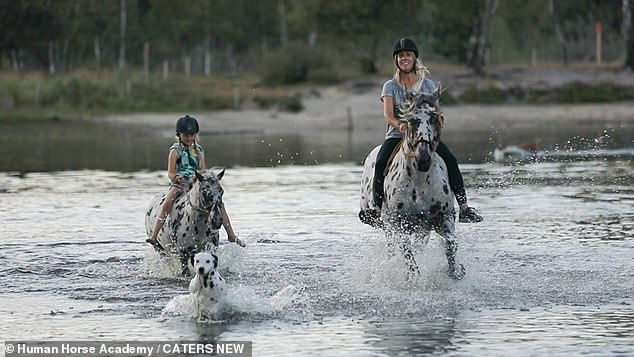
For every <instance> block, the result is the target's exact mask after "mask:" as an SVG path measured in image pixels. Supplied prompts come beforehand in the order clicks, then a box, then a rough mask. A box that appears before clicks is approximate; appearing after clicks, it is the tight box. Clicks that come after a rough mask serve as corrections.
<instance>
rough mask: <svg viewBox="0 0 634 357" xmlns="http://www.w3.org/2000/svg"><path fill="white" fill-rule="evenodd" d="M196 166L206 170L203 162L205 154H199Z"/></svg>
mask: <svg viewBox="0 0 634 357" xmlns="http://www.w3.org/2000/svg"><path fill="white" fill-rule="evenodd" d="M198 166H200V169H201V170H206V169H207V163H206V162H205V152H204V151H203V152H201V153H200V160H199V161H198Z"/></svg>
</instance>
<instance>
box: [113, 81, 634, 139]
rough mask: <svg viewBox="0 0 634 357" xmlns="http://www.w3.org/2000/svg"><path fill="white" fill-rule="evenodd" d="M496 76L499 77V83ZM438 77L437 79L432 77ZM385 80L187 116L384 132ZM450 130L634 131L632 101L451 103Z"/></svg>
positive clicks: (143, 119) (208, 126)
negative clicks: (268, 105) (290, 106)
mask: <svg viewBox="0 0 634 357" xmlns="http://www.w3.org/2000/svg"><path fill="white" fill-rule="evenodd" d="M437 77H438V80H439V81H441V82H442V83H443V85H448V84H449V83H452V84H454V85H455V86H465V85H468V84H469V83H471V84H473V83H474V82H475V81H478V80H479V79H478V78H476V77H473V76H472V75H469V74H468V73H452V74H445V75H443V74H439V75H438V76H437ZM491 78H492V79H489V80H490V81H496V80H497V81H500V82H499V85H500V86H509V85H516V86H518V85H519V86H555V85H561V84H563V83H567V82H570V81H582V80H585V81H586V82H605V81H613V82H614V83H619V84H622V85H631V86H633V87H634V74H632V73H631V72H624V71H600V72H597V71H588V70H585V71H582V70H576V71H561V70H557V71H556V72H553V71H549V70H540V71H534V72H527V71H518V70H512V71H511V70H509V71H506V72H504V71H500V72H499V73H496V74H495V75H494V76H492V77H491ZM496 78H497V79H496ZM434 79H436V78H434ZM382 81H383V80H368V81H363V82H355V83H346V84H341V85H337V86H329V87H319V88H312V89H310V90H309V91H308V90H306V91H305V92H304V93H302V103H303V104H304V107H305V109H304V110H303V111H301V112H299V113H286V112H279V111H277V110H275V109H271V110H254V109H242V110H232V111H219V112H203V113H198V112H196V113H188V114H190V115H193V116H195V117H196V118H198V119H199V120H200V124H201V131H202V132H203V133H205V134H223V133H263V134H274V133H280V134H288V133H305V134H306V133H309V132H311V131H328V130H335V131H339V130H348V129H350V128H352V129H353V130H355V131H357V130H370V131H375V130H377V131H383V130H384V126H385V124H384V121H383V117H382V106H381V102H380V100H379V95H380V90H381V84H382ZM443 111H444V112H445V125H446V129H448V130H460V128H466V127H472V126H479V127H482V126H487V127H490V126H500V125H502V126H503V125H512V126H519V127H524V126H526V127H534V126H536V125H544V124H547V123H550V124H551V125H552V124H561V123H562V122H565V123H574V122H576V121H577V122H587V121H605V122H610V123H613V124H614V125H617V126H619V127H621V128H622V129H626V130H632V126H633V125H632V124H633V123H634V103H609V104H575V105H570V104H562V105H453V106H445V107H444V108H443ZM182 114H184V113H166V114H134V115H125V116H109V117H105V118H104V119H105V120H107V121H111V122H119V123H128V124H129V123H135V124H142V125H144V126H146V127H147V126H151V127H154V128H156V129H157V130H165V131H166V132H172V131H173V126H174V123H175V122H176V119H177V118H178V117H179V116H181V115H182Z"/></svg>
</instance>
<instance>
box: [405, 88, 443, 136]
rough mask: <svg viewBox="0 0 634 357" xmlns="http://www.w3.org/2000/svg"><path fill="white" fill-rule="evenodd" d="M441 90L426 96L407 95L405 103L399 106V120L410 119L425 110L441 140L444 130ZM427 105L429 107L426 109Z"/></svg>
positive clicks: (421, 94) (420, 94)
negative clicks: (440, 103)
mask: <svg viewBox="0 0 634 357" xmlns="http://www.w3.org/2000/svg"><path fill="white" fill-rule="evenodd" d="M439 99H440V88H439V89H437V90H436V91H435V92H434V93H432V94H425V93H423V92H410V93H407V98H406V99H405V101H403V102H401V103H399V104H398V110H399V115H398V116H399V118H400V119H405V120H407V119H409V118H411V117H413V116H414V115H415V114H417V113H418V112H420V111H421V110H425V113H426V114H427V115H429V116H430V118H431V123H432V125H434V127H435V128H436V132H437V133H438V137H439V138H440V131H441V129H442V125H443V123H442V121H443V117H442V113H441V111H440V105H439ZM425 104H427V107H425Z"/></svg>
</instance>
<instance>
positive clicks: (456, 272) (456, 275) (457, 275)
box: [447, 264, 467, 280]
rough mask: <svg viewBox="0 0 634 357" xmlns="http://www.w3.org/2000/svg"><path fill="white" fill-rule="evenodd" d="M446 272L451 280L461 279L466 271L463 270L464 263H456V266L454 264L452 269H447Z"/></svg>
mask: <svg viewBox="0 0 634 357" xmlns="http://www.w3.org/2000/svg"><path fill="white" fill-rule="evenodd" d="M447 273H448V274H449V277H450V278H452V279H453V280H461V279H462V278H464V276H465V274H466V273H467V271H466V270H465V268H464V265H462V264H458V266H454V268H453V269H449V271H448V272H447Z"/></svg>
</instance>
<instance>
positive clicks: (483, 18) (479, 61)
mask: <svg viewBox="0 0 634 357" xmlns="http://www.w3.org/2000/svg"><path fill="white" fill-rule="evenodd" d="M499 4H500V0H484V3H482V4H481V5H480V8H479V11H478V16H477V18H476V21H475V23H474V24H473V33H472V34H471V38H470V39H469V42H470V50H469V58H468V59H467V64H468V65H469V67H470V68H471V69H473V70H474V71H475V72H476V73H477V74H482V73H483V68H484V65H485V58H484V56H485V51H486V48H487V45H488V41H489V27H490V26H491V19H492V17H493V15H494V14H495V11H496V10H497V7H498V5H499Z"/></svg>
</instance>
